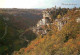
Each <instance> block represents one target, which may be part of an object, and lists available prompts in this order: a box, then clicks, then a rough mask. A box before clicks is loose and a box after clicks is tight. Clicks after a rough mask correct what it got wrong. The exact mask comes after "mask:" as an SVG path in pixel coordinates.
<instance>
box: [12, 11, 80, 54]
mask: <svg viewBox="0 0 80 55" xmlns="http://www.w3.org/2000/svg"><path fill="white" fill-rule="evenodd" d="M71 12H72V11H71ZM69 13H70V12H69ZM69 13H68V14H69ZM78 13H79V12H78ZM79 14H80V13H79ZM73 15H75V16H74V17H73ZM69 16H70V18H71V19H70V20H68V22H67V23H66V24H65V25H64V26H63V28H62V30H60V31H54V30H52V31H50V32H49V33H48V34H47V35H45V36H40V37H38V38H36V39H35V40H34V41H31V43H30V44H29V45H28V47H27V48H22V49H20V51H18V52H17V51H15V52H14V53H13V55H80V23H77V22H76V18H77V17H78V16H79V15H77V16H76V14H75V13H73V12H72V14H71V13H70V15H69ZM51 33H52V34H51Z"/></svg>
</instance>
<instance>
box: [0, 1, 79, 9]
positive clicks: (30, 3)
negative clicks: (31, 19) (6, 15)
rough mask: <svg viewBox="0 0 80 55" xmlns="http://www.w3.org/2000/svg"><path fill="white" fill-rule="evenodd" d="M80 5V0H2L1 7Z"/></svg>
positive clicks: (70, 6)
mask: <svg viewBox="0 0 80 55" xmlns="http://www.w3.org/2000/svg"><path fill="white" fill-rule="evenodd" d="M55 5H56V6H57V7H59V6H60V7H65V8H73V7H80V0H0V8H51V7H54V6H55Z"/></svg>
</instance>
